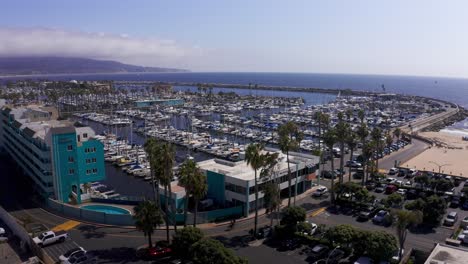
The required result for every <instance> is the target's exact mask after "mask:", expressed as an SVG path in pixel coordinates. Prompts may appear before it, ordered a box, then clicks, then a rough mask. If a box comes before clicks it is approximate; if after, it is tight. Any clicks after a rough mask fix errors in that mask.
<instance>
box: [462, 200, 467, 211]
mask: <svg viewBox="0 0 468 264" xmlns="http://www.w3.org/2000/svg"><path fill="white" fill-rule="evenodd" d="M462 209H463V210H468V200H466V201H465V202H464V203H463V204H462Z"/></svg>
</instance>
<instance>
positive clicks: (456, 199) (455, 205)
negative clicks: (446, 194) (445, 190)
mask: <svg viewBox="0 0 468 264" xmlns="http://www.w3.org/2000/svg"><path fill="white" fill-rule="evenodd" d="M459 206H460V196H453V197H452V201H450V207H451V208H458V207H459Z"/></svg>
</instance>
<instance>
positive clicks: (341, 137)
mask: <svg viewBox="0 0 468 264" xmlns="http://www.w3.org/2000/svg"><path fill="white" fill-rule="evenodd" d="M348 131H349V125H348V124H347V123H345V122H344V120H343V113H342V112H339V113H338V124H336V127H335V134H336V138H337V139H338V141H339V142H340V152H341V155H340V183H343V177H344V173H343V171H344V155H345V153H344V152H345V151H344V147H345V141H346V137H347V135H348Z"/></svg>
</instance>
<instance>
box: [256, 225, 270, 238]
mask: <svg viewBox="0 0 468 264" xmlns="http://www.w3.org/2000/svg"><path fill="white" fill-rule="evenodd" d="M271 234H272V229H271V227H269V226H264V227H262V228H260V229H259V230H258V235H257V237H258V238H267V237H269V236H271Z"/></svg>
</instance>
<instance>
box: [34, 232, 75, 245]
mask: <svg viewBox="0 0 468 264" xmlns="http://www.w3.org/2000/svg"><path fill="white" fill-rule="evenodd" d="M67 238H68V234H67V232H65V231H58V232H54V231H47V232H44V233H42V234H40V235H39V236H37V237H34V238H33V241H34V243H36V245H38V246H40V247H43V246H47V245H50V244H53V243H56V242H64V241H65V239H67Z"/></svg>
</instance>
